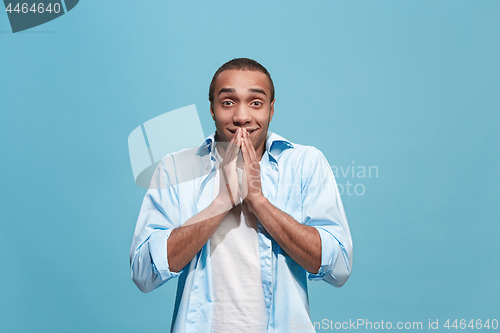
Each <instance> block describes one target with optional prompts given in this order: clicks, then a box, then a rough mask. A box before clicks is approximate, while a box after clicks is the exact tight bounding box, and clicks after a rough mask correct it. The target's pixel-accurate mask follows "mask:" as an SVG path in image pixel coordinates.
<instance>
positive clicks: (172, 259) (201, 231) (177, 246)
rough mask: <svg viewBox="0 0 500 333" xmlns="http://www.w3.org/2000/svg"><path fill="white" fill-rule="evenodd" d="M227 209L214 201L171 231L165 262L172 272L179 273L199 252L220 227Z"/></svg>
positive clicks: (217, 201)
mask: <svg viewBox="0 0 500 333" xmlns="http://www.w3.org/2000/svg"><path fill="white" fill-rule="evenodd" d="M228 211H229V209H227V207H225V205H224V204H223V203H222V202H221V201H219V200H217V199H216V200H214V201H213V202H212V203H211V204H210V205H209V206H208V207H207V208H205V209H204V210H202V211H201V212H199V213H198V214H196V215H195V216H193V217H191V218H190V219H189V220H187V221H186V222H185V223H184V224H183V225H182V226H181V227H179V228H176V229H174V230H172V233H171V234H170V237H169V238H168V242H167V254H168V256H167V260H168V265H169V269H170V271H172V272H179V271H180V270H181V269H183V268H184V266H186V265H187V264H188V263H189V262H190V261H191V259H193V257H194V256H195V255H196V253H198V251H200V249H201V248H202V247H203V245H205V243H206V242H207V241H208V239H209V238H210V237H211V236H212V234H213V233H214V232H215V230H216V229H217V227H218V226H219V225H220V223H221V222H222V220H223V219H224V217H225V216H226V214H227V213H228Z"/></svg>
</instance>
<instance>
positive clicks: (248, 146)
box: [245, 133, 257, 163]
mask: <svg viewBox="0 0 500 333" xmlns="http://www.w3.org/2000/svg"><path fill="white" fill-rule="evenodd" d="M245 147H246V150H247V155H248V157H249V160H250V162H251V163H253V162H256V161H257V154H256V153H255V149H254V148H253V145H252V141H250V136H249V134H248V133H246V134H245Z"/></svg>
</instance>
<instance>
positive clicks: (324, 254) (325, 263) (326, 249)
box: [308, 227, 340, 281]
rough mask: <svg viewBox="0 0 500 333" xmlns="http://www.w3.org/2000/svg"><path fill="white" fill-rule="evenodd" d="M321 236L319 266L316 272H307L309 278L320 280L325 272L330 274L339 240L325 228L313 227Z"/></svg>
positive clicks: (338, 247)
mask: <svg viewBox="0 0 500 333" xmlns="http://www.w3.org/2000/svg"><path fill="white" fill-rule="evenodd" d="M315 228H316V230H318V232H319V236H320V238H321V267H320V269H319V271H318V273H317V274H313V273H309V276H308V279H309V280H313V281H315V280H322V279H323V277H324V276H325V275H327V274H330V273H331V272H332V270H333V267H334V266H335V263H336V262H337V256H338V254H339V250H340V246H339V242H338V241H337V239H336V238H335V237H333V235H332V234H331V233H330V232H328V231H327V230H326V229H323V228H321V227H315Z"/></svg>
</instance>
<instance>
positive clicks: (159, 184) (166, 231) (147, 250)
mask: <svg viewBox="0 0 500 333" xmlns="http://www.w3.org/2000/svg"><path fill="white" fill-rule="evenodd" d="M172 165H173V160H172V157H171V156H169V157H166V158H165V159H163V160H162V161H161V162H160V163H159V164H158V167H157V168H156V170H155V173H154V175H153V178H152V180H151V185H150V188H149V189H148V191H147V193H146V195H145V196H144V200H143V202H142V206H141V210H140V212H139V217H138V219H137V224H136V228H135V232H134V237H133V240H132V246H131V249H130V269H131V276H132V280H133V281H134V283H135V284H136V285H137V287H138V288H139V289H140V290H141V291H143V292H146V293H147V292H150V291H152V290H154V289H156V288H158V287H159V286H161V285H162V284H164V283H165V282H167V281H168V280H170V279H172V278H174V277H177V276H179V274H180V272H171V271H170V269H169V266H168V259H167V258H168V253H167V242H168V238H169V236H170V233H171V232H172V230H173V229H175V228H177V227H179V226H180V221H179V200H178V193H177V190H178V189H177V187H176V186H175V185H170V184H171V182H170V178H171V177H173V176H172V174H171V173H172V172H173V171H174V170H173V169H172V167H171V166H172ZM174 176H175V174H174Z"/></svg>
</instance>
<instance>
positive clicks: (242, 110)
mask: <svg viewBox="0 0 500 333" xmlns="http://www.w3.org/2000/svg"><path fill="white" fill-rule="evenodd" d="M251 121H252V115H251V114H250V110H248V109H247V108H246V107H245V106H244V105H239V106H238V107H237V108H236V109H235V111H234V114H233V124H234V125H235V126H241V125H245V124H248V123H250V122H251Z"/></svg>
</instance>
